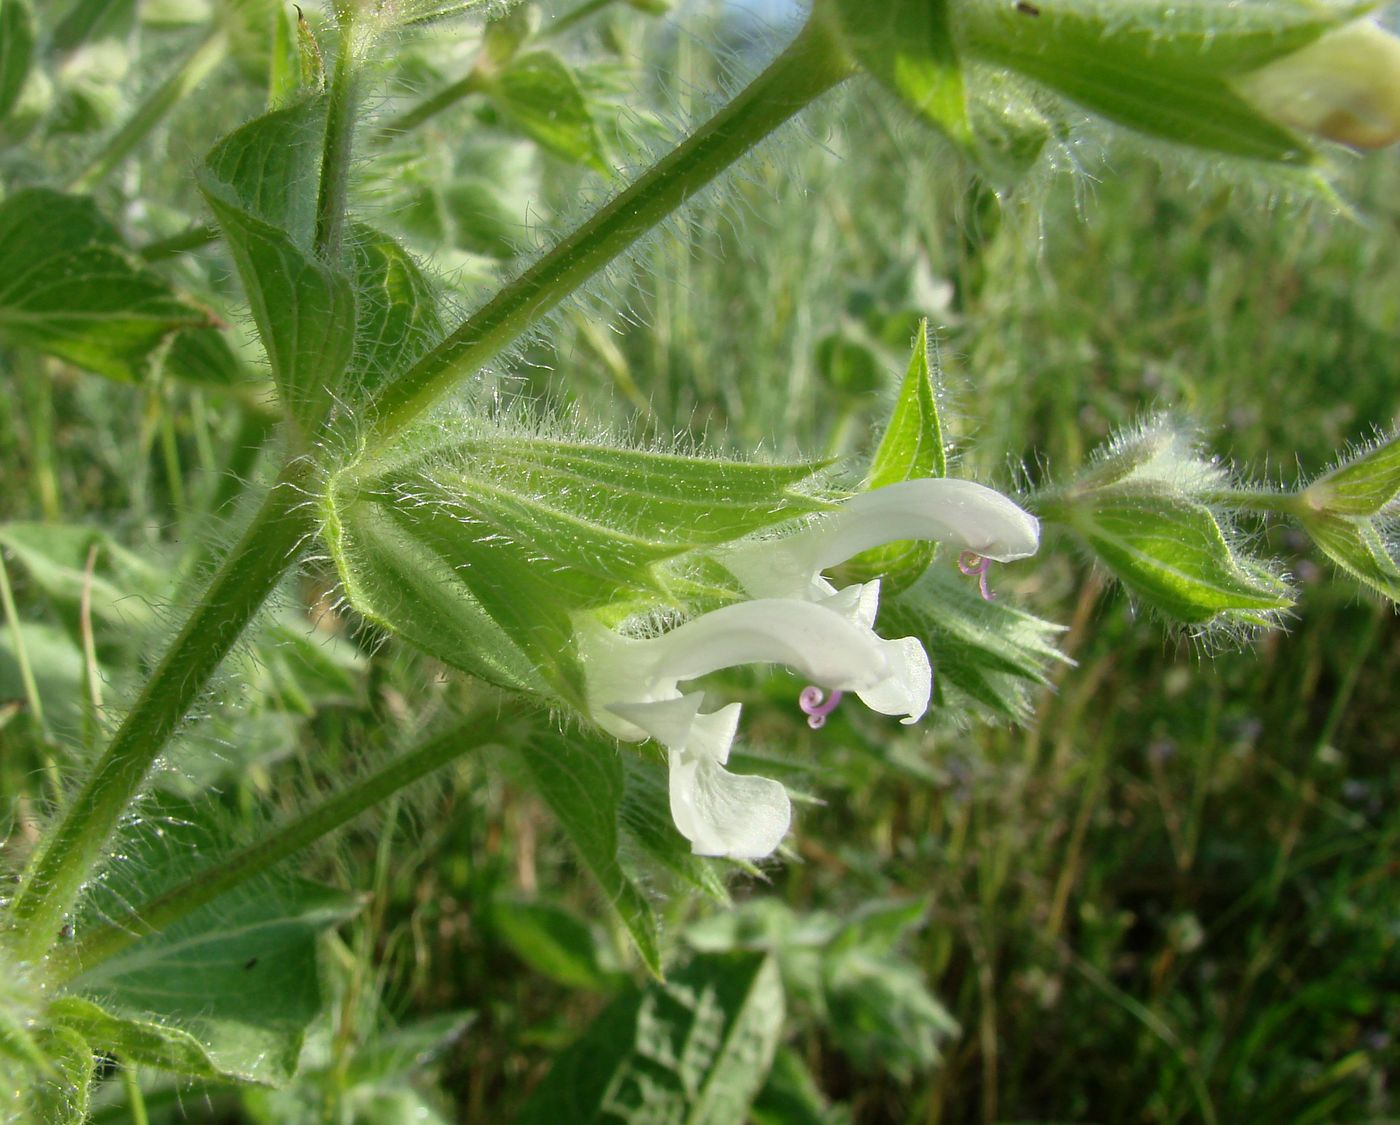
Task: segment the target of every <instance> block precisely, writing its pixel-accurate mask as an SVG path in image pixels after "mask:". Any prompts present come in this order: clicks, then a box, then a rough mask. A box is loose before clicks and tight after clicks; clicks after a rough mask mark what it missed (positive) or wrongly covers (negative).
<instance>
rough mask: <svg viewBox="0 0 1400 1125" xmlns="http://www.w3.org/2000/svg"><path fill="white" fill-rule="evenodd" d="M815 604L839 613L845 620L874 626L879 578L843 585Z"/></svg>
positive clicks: (878, 607) (878, 601) (877, 608)
mask: <svg viewBox="0 0 1400 1125" xmlns="http://www.w3.org/2000/svg"><path fill="white" fill-rule="evenodd" d="M817 604H818V605H819V606H822V607H823V608H824V609H829V610H831V611H832V612H833V613H839V614H840V615H841V616H842V617H844V618H845V619H846V620H847V621H854V622H855V623H856V624H857V625H861V626H864V627H865V628H866V629H873V628H875V618H876V617H877V616H878V615H879V612H880V580H879V579H878V578H877V579H875V580H874V581H873V582H857V583H855V584H853V585H851V586H843V587H841V589H839V590H835V589H833V591H832V592H831V593H830V594H828V595H827V596H826V597H824V598H822V599H820V600H819V601H818V602H817Z"/></svg>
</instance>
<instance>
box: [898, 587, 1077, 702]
mask: <svg viewBox="0 0 1400 1125" xmlns="http://www.w3.org/2000/svg"><path fill="white" fill-rule="evenodd" d="M880 627H881V629H882V631H883V632H885V633H887V634H889V635H891V636H905V635H909V636H915V637H918V638H919V640H920V641H922V642H923V645H924V648H925V649H926V650H927V651H928V655H929V660H930V662H931V663H932V664H933V667H934V670H935V674H934V691H935V693H936V694H935V696H934V698H935V700H936V701H937V703H938V704H939V705H940V706H944V707H953V708H958V709H965V708H968V707H972V708H976V709H978V710H981V711H982V712H984V713H985V714H986V715H987V716H988V717H990V718H993V719H1010V720H1012V721H1013V722H1025V721H1026V720H1027V719H1029V718H1030V714H1031V706H1032V697H1031V689H1033V688H1034V687H1035V686H1036V685H1039V684H1045V683H1047V682H1048V672H1049V670H1050V668H1051V667H1053V666H1054V665H1055V664H1058V663H1069V660H1068V658H1067V657H1066V656H1065V655H1064V654H1063V653H1062V652H1061V651H1060V650H1059V649H1058V648H1056V647H1055V643H1054V641H1055V638H1056V637H1057V636H1058V635H1059V634H1060V633H1063V632H1064V631H1065V630H1064V626H1062V625H1056V624H1054V623H1053V622H1050V621H1044V620H1042V619H1041V618H1039V617H1035V616H1034V615H1032V614H1029V613H1026V612H1024V611H1022V610H1020V609H1017V608H1016V607H1015V606H1013V605H1010V604H1008V603H1007V602H1005V601H1003V600H1002V599H996V600H993V601H986V600H984V599H983V598H982V596H981V594H980V593H979V591H978V589H977V583H976V581H975V580H974V579H970V578H967V577H965V576H964V575H961V574H958V573H956V572H954V571H952V570H951V569H950V568H935V569H932V570H929V571H928V572H926V573H925V574H924V576H923V578H922V579H921V580H920V581H919V582H918V583H917V584H916V585H915V586H913V587H912V588H911V589H909V590H907V591H905V592H904V593H902V594H900V595H899V596H898V597H896V598H892V599H890V600H889V601H887V602H885V603H884V605H882V606H881V607H880Z"/></svg>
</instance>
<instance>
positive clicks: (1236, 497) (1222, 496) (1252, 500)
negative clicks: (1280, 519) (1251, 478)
mask: <svg viewBox="0 0 1400 1125" xmlns="http://www.w3.org/2000/svg"><path fill="white" fill-rule="evenodd" d="M1201 499H1202V500H1204V501H1205V502H1206V503H1207V504H1219V505H1220V506H1221V507H1224V508H1232V509H1234V510H1235V511H1237V512H1274V513H1278V514H1281V515H1296V514H1297V513H1298V511H1299V509H1300V508H1301V507H1302V506H1303V503H1302V499H1301V498H1300V497H1299V495H1298V494H1297V493H1296V492H1285V491H1276V490H1274V489H1254V488H1222V489H1219V490H1217V491H1215V492H1209V493H1206V494H1205V495H1204V496H1202V497H1201Z"/></svg>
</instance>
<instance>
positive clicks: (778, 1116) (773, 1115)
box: [749, 1046, 852, 1125]
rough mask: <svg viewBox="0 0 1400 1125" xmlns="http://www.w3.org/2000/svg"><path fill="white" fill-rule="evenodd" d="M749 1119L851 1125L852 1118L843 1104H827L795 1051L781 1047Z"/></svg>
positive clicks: (777, 1124)
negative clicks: (839, 1105) (838, 1105)
mask: <svg viewBox="0 0 1400 1125" xmlns="http://www.w3.org/2000/svg"><path fill="white" fill-rule="evenodd" d="M749 1120H750V1121H751V1122H753V1125H851V1122H852V1117H851V1114H850V1111H849V1110H848V1109H846V1108H845V1107H844V1106H841V1107H835V1106H831V1105H829V1104H828V1102H827V1099H826V1096H825V1095H824V1094H823V1093H822V1091H821V1088H820V1087H819V1086H818V1085H817V1080H816V1078H815V1077H814V1076H813V1075H812V1072H811V1071H810V1070H808V1069H807V1064H806V1063H804V1062H803V1061H802V1057H801V1056H800V1055H799V1054H798V1053H797V1052H796V1051H794V1050H793V1049H792V1048H791V1047H787V1046H780V1047H779V1048H778V1053H777V1055H775V1056H774V1058H773V1067H772V1069H771V1070H770V1071H769V1072H768V1081H767V1082H765V1083H764V1084H763V1089H762V1090H761V1091H759V1095H758V1097H757V1098H756V1099H755V1100H754V1104H753V1107H752V1109H751V1110H750V1111H749Z"/></svg>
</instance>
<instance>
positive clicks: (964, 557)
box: [958, 551, 996, 602]
mask: <svg viewBox="0 0 1400 1125" xmlns="http://www.w3.org/2000/svg"><path fill="white" fill-rule="evenodd" d="M991 568H992V560H991V559H989V558H986V557H984V556H982V555H979V554H978V553H977V552H976V551H964V552H963V553H962V554H960V555H959V556H958V569H959V570H960V571H962V572H963V573H964V574H966V575H967V576H968V577H969V578H971V577H972V576H973V575H974V574H975V575H977V588H978V589H979V590H981V591H982V600H983V601H987V602H989V601H991V600H992V599H993V598H995V597H996V595H995V594H994V593H992V591H991V590H990V589H988V587H987V571H989V570H991Z"/></svg>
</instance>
